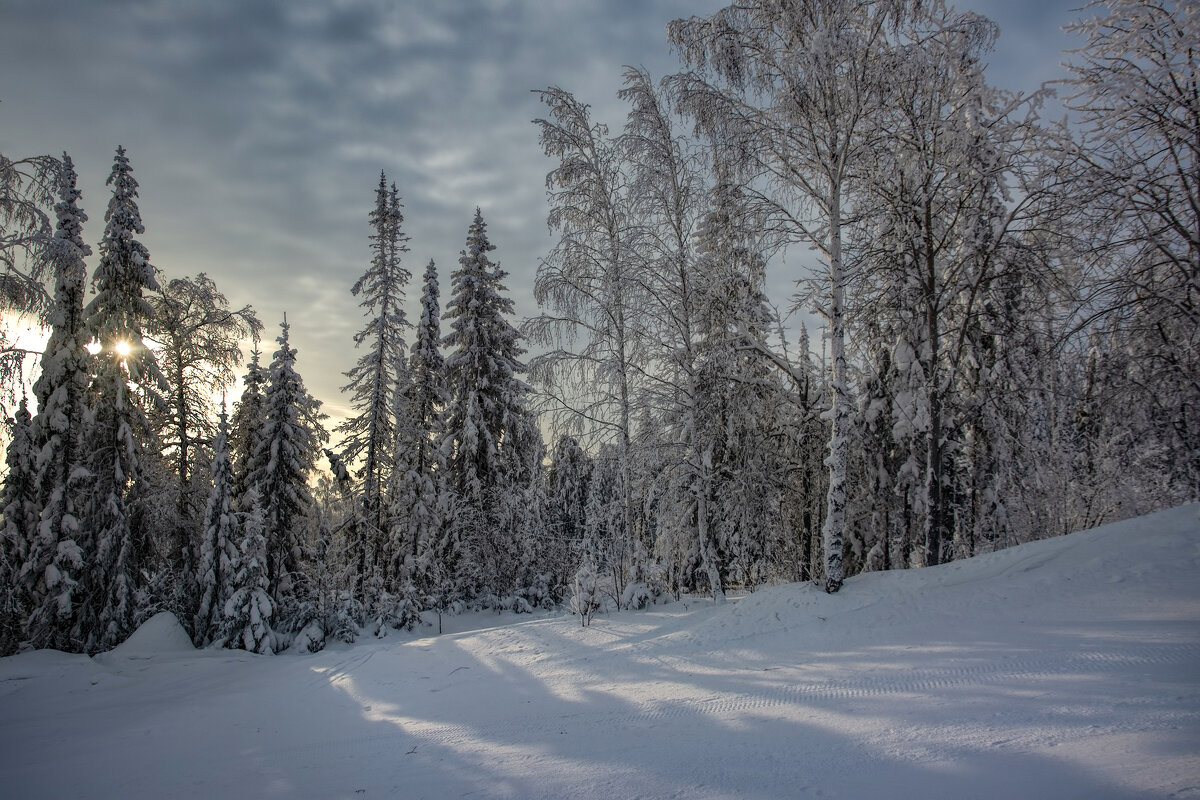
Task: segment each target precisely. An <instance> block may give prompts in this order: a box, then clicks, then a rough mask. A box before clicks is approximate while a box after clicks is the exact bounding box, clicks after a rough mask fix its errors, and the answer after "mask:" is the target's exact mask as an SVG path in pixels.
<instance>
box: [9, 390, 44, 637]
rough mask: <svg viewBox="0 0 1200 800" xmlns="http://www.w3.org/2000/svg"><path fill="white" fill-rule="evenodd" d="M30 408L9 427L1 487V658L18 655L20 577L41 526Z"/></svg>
mask: <svg viewBox="0 0 1200 800" xmlns="http://www.w3.org/2000/svg"><path fill="white" fill-rule="evenodd" d="M30 421H31V417H30V415H29V407H28V403H27V401H26V400H25V399H24V398H22V399H21V403H20V405H19V406H18V407H17V413H16V414H14V415H13V417H12V419H11V420H8V424H9V437H10V438H9V442H8V450H7V452H6V453H5V465H6V466H7V468H8V471H7V472H6V473H5V475H4V484H3V486H2V487H0V655H4V656H6V655H9V654H11V653H14V652H16V649H17V645H18V643H19V642H20V640H21V633H22V628H23V627H24V622H25V615H26V610H27V607H28V598H27V597H26V596H25V593H24V592H22V591H21V587H20V585H19V582H18V580H17V576H18V574H19V571H20V569H21V566H22V565H23V564H24V563H25V559H26V557H27V555H28V552H29V549H30V548H29V545H30V542H31V540H32V539H33V537H34V535H35V533H36V531H37V524H38V487H37V453H36V452H35V447H34V442H33V430H32V427H33V426H32V425H31V424H30Z"/></svg>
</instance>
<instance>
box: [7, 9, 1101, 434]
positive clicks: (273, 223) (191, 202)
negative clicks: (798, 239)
mask: <svg viewBox="0 0 1200 800" xmlns="http://www.w3.org/2000/svg"><path fill="white" fill-rule="evenodd" d="M722 5H724V3H723V2H721V1H720V0H690V1H689V0H605V1H604V2H601V0H443V2H436V3H435V2H430V1H429V0H333V1H331V2H311V0H273V1H271V2H259V0H190V1H188V0H104V2H97V1H96V0H53V2H47V0H5V2H4V3H3V4H2V5H0V152H2V153H4V154H5V155H7V156H9V157H21V156H28V155H33V154H39V153H52V154H56V155H57V154H60V153H61V152H62V151H64V150H65V151H67V152H69V153H70V154H71V156H72V158H73V159H74V160H75V164H76V169H77V170H78V172H79V173H80V184H81V188H82V190H83V206H84V208H85V210H86V211H87V212H88V213H89V214H90V216H91V220H90V222H89V223H88V225H87V228H86V231H85V235H86V237H87V239H88V240H89V241H90V242H92V243H93V244H94V243H95V242H97V241H98V240H99V238H100V235H101V234H102V232H103V216H104V208H105V206H106V204H107V201H108V191H107V189H106V188H105V186H104V180H105V178H106V177H107V175H108V172H109V170H110V168H111V164H112V155H113V151H114V149H115V148H116V146H117V145H123V146H124V147H125V148H126V149H127V150H128V152H129V157H130V159H131V162H132V164H133V168H134V175H135V177H137V179H138V181H139V182H140V184H141V200H140V205H141V211H142V218H143V221H144V222H145V225H146V235H145V236H144V237H143V241H144V242H145V244H146V245H147V247H148V248H149V250H150V254H151V259H152V261H153V263H154V264H155V265H156V266H157V267H158V268H159V269H160V270H162V271H163V273H164V274H165V275H166V276H167V277H168V278H170V277H177V276H183V275H194V274H196V273H198V272H207V273H208V274H209V275H210V276H212V277H213V278H214V279H215V280H216V282H217V285H218V286H219V287H220V288H221V289H222V290H224V292H225V293H226V294H227V295H228V296H229V298H230V299H231V301H232V302H233V303H235V304H239V305H240V304H242V303H252V304H253V305H254V306H255V308H256V309H257V310H258V312H259V314H260V316H261V317H262V319H263V320H264V322H265V323H266V324H267V330H266V334H265V336H266V338H267V339H268V343H267V344H266V345H265V346H264V348H263V349H264V351H265V353H266V358H267V359H268V360H269V358H270V353H271V352H272V351H273V350H274V337H275V336H276V335H277V334H278V322H279V320H280V319H281V318H282V316H283V314H284V312H285V311H286V312H287V315H288V320H289V321H290V322H291V323H292V341H293V344H294V346H296V347H298V348H299V363H298V367H299V370H300V372H301V374H302V375H304V377H305V381H306V383H307V385H308V387H309V390H310V391H311V392H312V393H313V394H315V395H316V396H317V397H318V398H319V399H321V400H322V401H323V402H324V403H325V404H326V410H327V411H329V412H330V413H331V414H332V415H333V416H335V417H337V416H340V415H341V414H342V413H343V412H344V409H345V398H344V397H343V396H342V395H341V394H340V393H339V391H338V389H339V387H340V386H341V384H342V383H343V382H344V381H343V377H342V374H341V373H342V372H343V371H345V370H346V369H348V368H349V367H350V366H351V365H352V364H353V363H354V361H355V359H356V358H357V357H358V354H357V353H356V352H354V349H353V345H352V342H351V337H352V335H353V333H354V331H356V330H358V329H359V328H361V327H362V324H363V317H362V315H361V313H360V310H359V309H358V308H357V305H356V300H355V299H354V298H352V297H351V296H350V292H349V289H350V286H351V285H352V284H353V283H354V281H355V280H356V279H357V278H358V276H359V275H360V274H361V273H362V272H363V270H364V269H365V267H366V265H367V263H368V261H369V253H368V249H367V244H368V243H367V235H368V227H367V214H368V212H369V211H370V209H371V207H372V204H373V202H374V190H375V185H376V183H377V181H378V176H379V172H380V170H381V169H382V170H384V171H385V172H386V173H387V176H388V179H389V181H395V183H396V184H397V186H398V187H399V190H400V193H401V195H402V197H403V201H404V204H405V216H406V221H405V229H406V231H407V233H408V234H409V236H411V237H412V241H411V242H410V243H409V244H410V247H411V253H410V254H409V258H408V266H409V268H410V269H411V270H412V271H413V273H414V285H413V288H412V290H411V291H410V295H411V299H412V300H413V301H414V304H415V299H416V298H417V297H419V294H420V291H419V287H418V286H417V285H416V284H417V283H419V278H420V274H421V271H422V269H423V267H424V265H425V263H426V262H428V261H429V259H430V258H433V259H435V260H436V261H437V262H438V264H439V267H440V271H441V275H442V279H443V280H442V288H443V306H444V302H445V293H446V292H447V290H448V289H449V273H450V270H451V269H453V268H454V266H455V265H456V263H457V258H458V253H459V250H460V249H461V248H462V247H463V242H464V239H465V235H466V229H467V225H468V224H469V223H470V220H471V216H472V214H473V210H474V208H475V206H476V205H478V206H480V207H482V210H483V214H484V218H485V219H486V220H487V222H488V224H489V233H490V235H491V238H492V242H493V243H494V244H496V245H497V250H496V252H495V253H493V254H492V255H493V257H494V258H497V259H498V260H499V261H500V262H501V264H502V265H503V267H504V268H505V269H507V270H508V271H509V272H510V273H511V275H510V277H509V280H508V286H509V289H510V291H511V294H512V296H513V297H514V299H515V300H516V305H517V313H518V315H520V316H525V315H529V314H532V313H534V312H535V311H536V308H535V306H534V304H533V302H532V299H531V286H532V281H533V275H534V272H535V270H536V268H537V263H538V259H539V258H540V257H541V256H542V255H544V254H545V252H546V251H547V250H548V248H549V246H550V243H551V239H550V235H549V233H548V231H547V228H546V224H545V217H546V203H545V189H544V178H545V173H546V171H547V170H548V169H549V168H550V166H551V163H550V162H549V160H548V159H546V158H545V157H544V156H543V155H542V153H541V151H540V149H539V147H538V143H537V133H536V130H535V128H534V126H533V125H532V124H531V120H533V119H534V118H536V117H539V116H542V115H543V112H542V109H541V107H540V105H539V102H538V100H537V98H536V97H535V96H534V95H533V94H532V93H531V92H530V90H531V89H535V88H540V87H545V86H549V85H557V86H561V87H563V88H565V89H567V90H569V91H572V92H574V93H575V94H576V96H577V97H579V98H580V99H581V100H584V101H585V102H589V103H591V104H592V106H593V107H594V109H595V114H596V117H597V118H598V119H599V120H602V121H607V122H609V124H610V125H611V126H612V127H613V129H614V130H615V129H618V128H619V127H620V125H621V124H622V121H623V113H624V112H623V110H622V107H621V105H620V104H619V103H618V101H617V99H616V97H615V93H616V91H617V89H618V88H619V86H620V72H621V67H622V65H624V64H631V65H637V66H643V67H645V68H647V69H648V70H650V72H651V73H652V74H653V75H654V76H656V77H658V76H662V75H664V74H666V73H668V72H671V71H674V70H676V69H677V68H678V62H677V61H676V59H675V58H674V56H673V55H672V53H671V52H670V49H669V47H668V46H667V44H666V39H665V32H664V29H665V26H666V23H667V22H668V21H669V20H671V19H673V18H676V17H680V16H687V15H691V14H705V13H708V12H711V11H713V10H715V9H717V8H719V7H721V6H722ZM957 5H958V7H960V8H970V9H972V10H976V11H979V12H981V13H984V14H986V15H988V16H990V17H992V18H993V19H995V20H996V21H997V22H998V23H1000V26H1001V31H1002V33H1001V39H1000V42H999V44H998V46H997V49H996V51H995V53H994V54H993V56H992V58H991V59H990V68H989V69H990V76H991V80H992V82H993V83H994V84H996V85H998V86H1002V87H1004V88H1009V89H1022V90H1032V89H1035V88H1037V86H1038V85H1039V84H1040V83H1041V82H1042V81H1044V80H1052V79H1055V78H1057V77H1060V76H1061V70H1060V68H1059V66H1058V64H1059V62H1060V61H1061V60H1062V58H1063V57H1062V55H1061V50H1062V49H1063V48H1064V47H1066V46H1070V44H1071V42H1072V40H1071V39H1069V38H1068V37H1066V36H1065V35H1064V34H1062V33H1061V31H1060V30H1059V29H1060V27H1061V26H1062V25H1063V24H1065V23H1067V22H1069V21H1071V20H1072V19H1075V18H1076V17H1077V12H1075V11H1073V10H1072V8H1073V7H1074V6H1077V5H1079V2H1078V0H961V1H960V2H959V3H958V4H957ZM94 261H95V257H93V259H92V262H93V263H91V264H89V267H94ZM788 277H789V276H786V275H776V276H774V282H775V285H779V286H786V285H787V280H788ZM780 299H781V300H782V299H783V298H780Z"/></svg>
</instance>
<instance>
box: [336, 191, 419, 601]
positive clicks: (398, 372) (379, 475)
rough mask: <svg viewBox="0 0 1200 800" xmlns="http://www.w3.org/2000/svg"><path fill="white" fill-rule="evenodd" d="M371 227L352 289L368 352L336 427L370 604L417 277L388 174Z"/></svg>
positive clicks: (359, 572) (379, 563) (358, 574)
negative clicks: (408, 293) (367, 255)
mask: <svg viewBox="0 0 1200 800" xmlns="http://www.w3.org/2000/svg"><path fill="white" fill-rule="evenodd" d="M369 222H370V225H371V229H372V232H371V236H370V239H371V265H370V266H369V267H368V268H367V271H366V272H364V273H363V275H362V277H360V278H359V279H358V281H357V282H356V283H355V284H354V287H353V288H352V289H351V292H352V293H353V294H354V296H355V297H359V298H361V300H360V302H359V306H360V307H361V308H363V309H365V313H366V315H367V317H368V321H367V324H366V327H364V328H363V329H362V330H361V331H359V332H358V333H356V334H355V335H354V346H355V347H359V348H363V347H364V345H365V350H366V352H364V353H363V355H362V356H361V357H360V358H359V360H358V363H357V364H356V365H355V366H354V368H353V369H351V370H350V371H349V372H347V373H346V377H347V378H348V379H349V383H348V384H346V386H344V387H343V388H342V391H346V392H350V393H351V398H350V402H351V405H352V406H353V408H354V409H355V411H356V412H357V413H356V414H355V415H354V416H352V417H349V418H348V419H346V420H345V421H344V422H342V423H341V424H339V425H338V427H337V433H339V434H341V435H342V437H343V439H342V447H341V459H342V461H343V462H344V463H346V464H347V465H351V466H352V467H353V466H357V469H354V477H355V478H356V481H355V484H356V485H355V486H354V488H353V490H352V495H353V496H354V500H355V504H354V509H353V511H352V514H353V519H352V520H350V521H349V523H348V525H347V530H348V531H349V532H350V535H351V536H352V537H353V539H354V544H353V546H354V548H355V576H354V592H355V595H356V596H357V597H358V598H359V600H360V601H364V602H365V599H366V598H365V594H364V592H365V588H366V581H367V579H368V576H369V575H370V574H371V573H372V572H376V571H382V570H384V569H386V566H387V562H388V561H389V560H390V556H391V554H388V553H384V552H383V551H384V548H385V547H386V546H387V545H388V544H389V538H390V537H389V535H388V533H389V531H388V528H389V524H388V508H387V504H386V502H385V500H384V497H385V493H386V491H387V489H388V487H389V484H390V482H391V480H392V471H393V469H394V464H393V461H392V456H393V453H394V452H395V448H396V441H395V437H396V432H397V425H398V420H397V419H395V418H394V417H393V405H394V404H393V402H392V401H393V398H394V396H395V395H394V393H395V392H403V391H404V389H405V388H406V386H407V383H408V374H407V368H406V364H405V361H406V356H407V347H406V345H405V341H404V335H405V331H406V330H407V328H408V327H409V322H408V319H407V318H406V316H405V313H404V295H405V286H407V284H408V281H409V279H410V278H411V277H412V275H411V273H410V272H409V271H408V270H407V269H406V268H405V267H404V266H403V265H402V263H401V256H402V254H403V253H406V252H408V247H407V246H406V245H405V242H407V241H408V237H407V236H405V235H404V232H403V230H402V229H401V225H402V224H403V222H404V215H403V213H402V212H401V204H400V199H399V195H398V193H397V191H396V187H395V185H394V184H393V186H392V188H391V190H390V191H389V190H388V186H387V177H386V176H385V175H384V174H383V173H382V172H380V173H379V186H378V187H377V188H376V190H375V208H374V209H373V210H372V211H371V213H370V215H369ZM359 462H361V464H359Z"/></svg>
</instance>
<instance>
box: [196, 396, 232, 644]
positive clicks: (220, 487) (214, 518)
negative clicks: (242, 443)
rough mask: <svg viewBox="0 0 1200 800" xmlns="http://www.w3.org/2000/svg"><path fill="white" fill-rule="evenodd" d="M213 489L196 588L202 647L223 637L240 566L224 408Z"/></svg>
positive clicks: (215, 451) (215, 445)
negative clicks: (223, 628)
mask: <svg viewBox="0 0 1200 800" xmlns="http://www.w3.org/2000/svg"><path fill="white" fill-rule="evenodd" d="M210 474H211V475H212V489H211V491H210V492H209V495H208V504H207V505H206V506H205V508H204V519H203V525H204V528H203V538H202V539H201V543H200V564H199V568H198V569H197V575H196V587H197V589H198V591H199V605H198V607H197V611H196V618H195V622H194V625H193V630H194V631H195V633H194V635H193V638H194V639H195V641H196V642H197V643H198V644H200V645H206V644H209V643H210V642H212V641H213V640H214V639H215V638H217V636H219V635H220V631H221V626H222V624H223V620H222V613H223V610H224V608H225V603H226V601H228V599H229V597H230V596H231V595H232V594H233V591H232V588H231V587H232V584H233V578H234V577H235V576H234V574H233V570H234V567H235V565H237V563H238V549H237V548H238V545H239V543H240V542H239V538H240V537H239V533H238V528H237V515H236V514H235V513H234V510H233V467H232V465H231V464H230V461H229V417H228V415H227V414H226V413H225V407H224V405H222V406H221V416H220V421H219V423H218V427H217V438H216V440H215V441H214V442H213V461H212V467H211V470H210Z"/></svg>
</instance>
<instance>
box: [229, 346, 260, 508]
mask: <svg viewBox="0 0 1200 800" xmlns="http://www.w3.org/2000/svg"><path fill="white" fill-rule="evenodd" d="M260 356H261V353H260V352H259V349H258V343H257V342H255V343H254V346H253V348H252V349H251V350H250V363H248V364H247V365H246V374H245V376H244V377H243V378H242V387H243V388H242V396H241V398H239V399H238V401H237V403H235V404H234V407H233V419H232V420H231V422H230V425H229V452H230V458H231V459H232V460H233V500H234V507H235V508H237V509H238V510H240V511H246V510H247V509H248V508H249V506H248V505H247V504H246V502H244V501H245V498H246V496H247V495H248V494H249V493H250V490H251V489H253V488H254V485H253V483H252V482H251V469H252V467H253V462H254V453H255V452H256V451H257V450H258V449H259V446H260V444H261V443H262V438H263V426H264V425H265V424H266V420H267V411H266V395H265V394H264V392H265V391H266V388H267V381H268V375H267V370H266V369H264V368H263V366H262V365H261V364H260V363H259V357H260Z"/></svg>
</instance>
